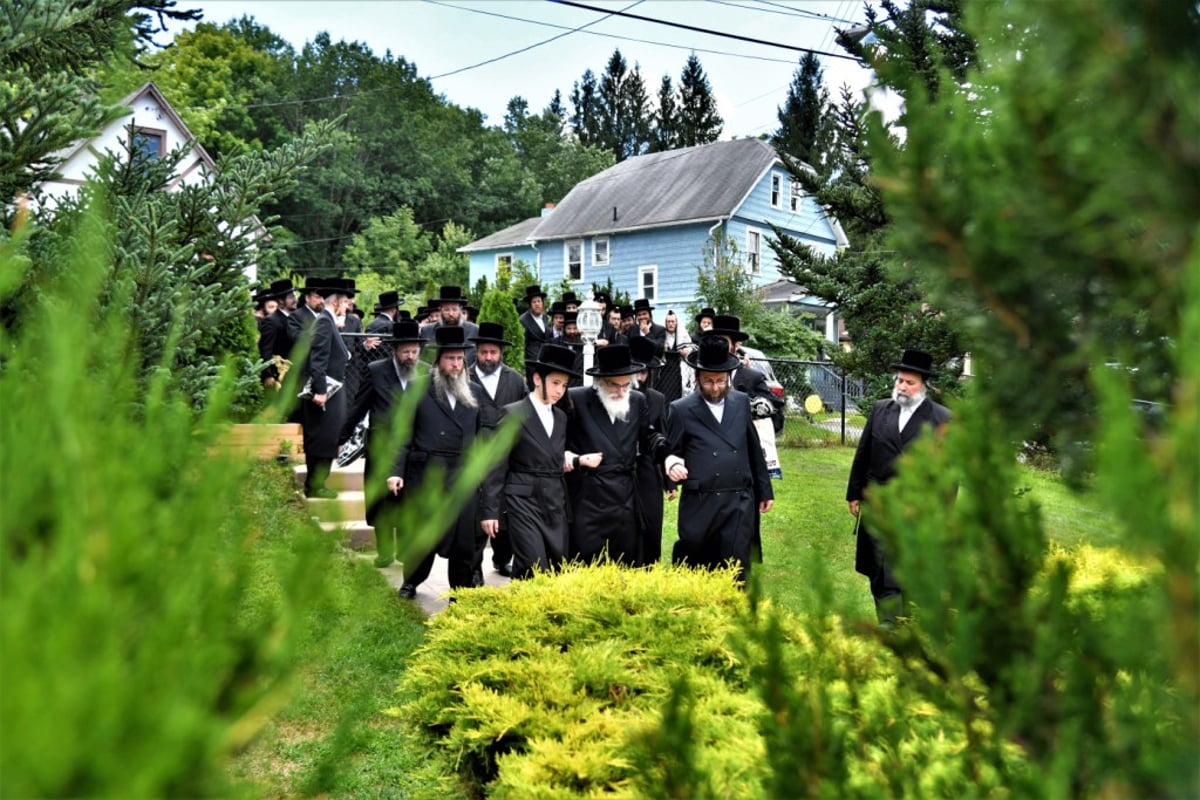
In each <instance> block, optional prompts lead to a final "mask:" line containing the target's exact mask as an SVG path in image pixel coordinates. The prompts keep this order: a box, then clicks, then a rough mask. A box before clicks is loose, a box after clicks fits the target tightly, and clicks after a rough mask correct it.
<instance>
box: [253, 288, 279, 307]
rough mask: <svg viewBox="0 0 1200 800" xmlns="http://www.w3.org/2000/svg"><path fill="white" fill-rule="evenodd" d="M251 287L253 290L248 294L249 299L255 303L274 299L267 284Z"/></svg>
mask: <svg viewBox="0 0 1200 800" xmlns="http://www.w3.org/2000/svg"><path fill="white" fill-rule="evenodd" d="M252 288H253V292H251V294H250V299H251V300H253V301H254V304H255V305H259V304H260V303H262V302H264V301H266V300H274V299H275V295H273V294H271V287H269V286H267V287H261V286H256V287H252Z"/></svg>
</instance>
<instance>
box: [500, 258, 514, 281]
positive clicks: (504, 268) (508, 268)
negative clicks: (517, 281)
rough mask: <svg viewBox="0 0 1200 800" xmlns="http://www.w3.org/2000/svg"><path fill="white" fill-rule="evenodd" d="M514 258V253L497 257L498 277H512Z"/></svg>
mask: <svg viewBox="0 0 1200 800" xmlns="http://www.w3.org/2000/svg"><path fill="white" fill-rule="evenodd" d="M512 265H513V256H512V253H498V254H497V255H496V277H497V278H499V277H500V276H501V275H512Z"/></svg>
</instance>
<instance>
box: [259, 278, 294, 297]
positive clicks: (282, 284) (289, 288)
mask: <svg viewBox="0 0 1200 800" xmlns="http://www.w3.org/2000/svg"><path fill="white" fill-rule="evenodd" d="M295 291H296V287H295V286H293V285H292V281H291V279H289V278H280V279H279V280H277V281H271V288H269V289H267V290H266V291H265V292H264V293H263V299H264V300H269V299H271V298H272V297H274V298H275V299H276V300H280V299H282V298H283V297H285V296H286V295H289V294H292V293H293V292H295ZM268 293H269V294H268Z"/></svg>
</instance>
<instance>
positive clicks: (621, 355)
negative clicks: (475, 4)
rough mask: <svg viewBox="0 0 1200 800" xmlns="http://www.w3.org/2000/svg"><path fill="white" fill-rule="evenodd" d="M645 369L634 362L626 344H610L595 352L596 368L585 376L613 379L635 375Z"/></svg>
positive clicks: (639, 363)
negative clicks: (619, 376)
mask: <svg viewBox="0 0 1200 800" xmlns="http://www.w3.org/2000/svg"><path fill="white" fill-rule="evenodd" d="M644 369H646V365H645V364H643V363H641V362H640V361H634V360H633V356H632V354H631V353H630V352H629V345H627V344H610V345H609V346H608V347H601V348H600V349H599V350H597V351H596V366H594V367H592V368H591V369H589V370H587V374H588V375H591V376H593V377H596V378H615V377H617V376H618V375H636V374H637V373H639V372H641V371H642V370H644Z"/></svg>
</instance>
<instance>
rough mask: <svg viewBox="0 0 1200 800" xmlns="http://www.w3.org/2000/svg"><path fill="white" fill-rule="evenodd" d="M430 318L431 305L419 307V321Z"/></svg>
mask: <svg viewBox="0 0 1200 800" xmlns="http://www.w3.org/2000/svg"><path fill="white" fill-rule="evenodd" d="M427 319H429V306H418V307H417V322H424V321H425V320H427Z"/></svg>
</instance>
